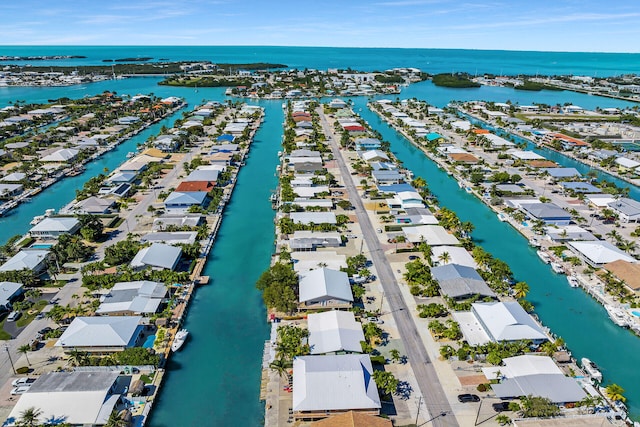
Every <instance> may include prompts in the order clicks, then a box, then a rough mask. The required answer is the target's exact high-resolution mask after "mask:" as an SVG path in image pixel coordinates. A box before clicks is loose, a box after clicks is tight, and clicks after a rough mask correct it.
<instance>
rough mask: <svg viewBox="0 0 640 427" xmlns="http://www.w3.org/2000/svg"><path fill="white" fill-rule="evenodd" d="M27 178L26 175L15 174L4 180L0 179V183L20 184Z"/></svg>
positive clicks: (3, 178) (5, 177)
mask: <svg viewBox="0 0 640 427" xmlns="http://www.w3.org/2000/svg"><path fill="white" fill-rule="evenodd" d="M26 177H27V174H26V173H22V172H13V173H10V174H9V175H7V176H4V177H2V179H0V182H9V183H19V182H21V181H22V180H23V179H25V178H26Z"/></svg>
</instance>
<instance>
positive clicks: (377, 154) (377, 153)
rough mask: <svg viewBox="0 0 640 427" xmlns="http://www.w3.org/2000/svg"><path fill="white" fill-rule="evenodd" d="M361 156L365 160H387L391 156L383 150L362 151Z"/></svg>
mask: <svg viewBox="0 0 640 427" xmlns="http://www.w3.org/2000/svg"><path fill="white" fill-rule="evenodd" d="M360 158H362V160H364V161H365V162H387V161H389V156H387V153H385V152H384V151H382V150H369V151H365V152H362V153H360Z"/></svg>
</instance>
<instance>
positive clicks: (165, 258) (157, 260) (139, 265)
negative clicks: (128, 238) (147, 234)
mask: <svg viewBox="0 0 640 427" xmlns="http://www.w3.org/2000/svg"><path fill="white" fill-rule="evenodd" d="M181 255H182V248H180V247H176V246H171V245H165V244H164V243H154V244H152V245H151V246H147V247H146V248H142V249H140V250H139V251H138V253H137V254H136V256H135V257H133V260H131V264H130V265H131V267H132V268H133V269H134V270H142V269H144V268H147V267H151V269H153V270H174V269H175V268H176V266H177V265H178V261H180V256H181Z"/></svg>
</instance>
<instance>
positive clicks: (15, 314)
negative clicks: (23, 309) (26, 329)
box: [7, 311, 22, 322]
mask: <svg viewBox="0 0 640 427" xmlns="http://www.w3.org/2000/svg"><path fill="white" fill-rule="evenodd" d="M21 314H22V313H20V312H19V311H12V312H11V313H9V315H8V316H7V322H13V321H14V320H18V318H19V317H20V315H21Z"/></svg>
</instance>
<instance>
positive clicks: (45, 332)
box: [38, 326, 53, 335]
mask: <svg viewBox="0 0 640 427" xmlns="http://www.w3.org/2000/svg"><path fill="white" fill-rule="evenodd" d="M51 331H53V329H52V328H50V327H48V326H47V327H46V328H42V329H40V330H39V331H38V333H39V334H40V335H45V334H47V333H49V332H51Z"/></svg>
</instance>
